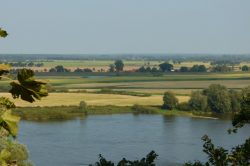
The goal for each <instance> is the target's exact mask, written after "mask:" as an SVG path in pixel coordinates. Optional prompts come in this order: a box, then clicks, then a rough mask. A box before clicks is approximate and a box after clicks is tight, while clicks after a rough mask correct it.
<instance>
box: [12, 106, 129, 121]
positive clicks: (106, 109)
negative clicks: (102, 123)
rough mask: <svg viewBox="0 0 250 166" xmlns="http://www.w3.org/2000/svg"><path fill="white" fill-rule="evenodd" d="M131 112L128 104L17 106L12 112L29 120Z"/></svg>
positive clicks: (51, 119) (49, 119) (54, 119)
mask: <svg viewBox="0 0 250 166" xmlns="http://www.w3.org/2000/svg"><path fill="white" fill-rule="evenodd" d="M124 113H133V110H132V107H129V106H111V105H109V106H89V107H87V110H81V109H80V108H79V107H78V106H53V107H19V108H15V109H14V110H13V114H14V115H17V116H20V117H21V118H22V119H23V120H29V121H58V120H71V119H76V118H84V117H86V115H102V114H124Z"/></svg>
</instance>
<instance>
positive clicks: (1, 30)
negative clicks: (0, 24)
mask: <svg viewBox="0 0 250 166" xmlns="http://www.w3.org/2000/svg"><path fill="white" fill-rule="evenodd" d="M7 36H8V33H7V31H5V30H3V29H2V28H0V37H7Z"/></svg>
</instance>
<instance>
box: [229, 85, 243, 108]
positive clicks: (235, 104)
mask: <svg viewBox="0 0 250 166" xmlns="http://www.w3.org/2000/svg"><path fill="white" fill-rule="evenodd" d="M229 95H230V98H231V110H232V111H233V112H238V111H240V109H241V108H240V107H241V106H240V103H241V95H242V94H241V93H240V92H237V91H236V90H229Z"/></svg>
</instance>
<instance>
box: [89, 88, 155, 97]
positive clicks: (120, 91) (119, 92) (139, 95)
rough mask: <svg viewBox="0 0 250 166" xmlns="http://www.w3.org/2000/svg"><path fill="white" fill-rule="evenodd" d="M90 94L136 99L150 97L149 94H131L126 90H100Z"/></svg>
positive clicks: (131, 92)
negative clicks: (115, 95)
mask: <svg viewBox="0 0 250 166" xmlns="http://www.w3.org/2000/svg"><path fill="white" fill-rule="evenodd" d="M92 93H97V94H119V95H129V96H138V97H149V96H151V94H150V93H142V92H133V91H126V90H113V89H108V88H106V89H100V90H99V91H95V92H92Z"/></svg>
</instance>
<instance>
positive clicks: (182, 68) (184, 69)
mask: <svg viewBox="0 0 250 166" xmlns="http://www.w3.org/2000/svg"><path fill="white" fill-rule="evenodd" d="M188 71H189V69H188V67H186V66H181V68H180V72H188Z"/></svg>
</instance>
